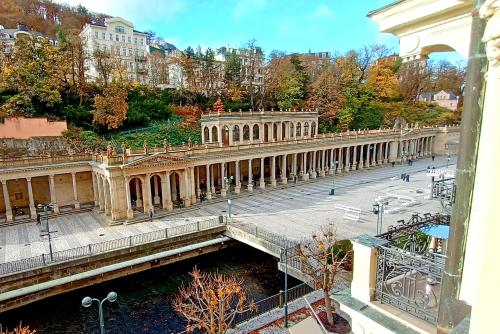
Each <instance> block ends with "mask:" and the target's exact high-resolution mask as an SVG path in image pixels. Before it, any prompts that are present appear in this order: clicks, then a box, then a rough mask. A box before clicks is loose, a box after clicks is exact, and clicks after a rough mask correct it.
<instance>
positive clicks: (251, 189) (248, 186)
mask: <svg viewBox="0 0 500 334" xmlns="http://www.w3.org/2000/svg"><path fill="white" fill-rule="evenodd" d="M252 174H253V172H252V159H248V185H247V189H248V191H250V192H252V191H253V175H252Z"/></svg>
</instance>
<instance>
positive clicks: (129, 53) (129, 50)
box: [128, 48, 132, 57]
mask: <svg viewBox="0 0 500 334" xmlns="http://www.w3.org/2000/svg"><path fill="white" fill-rule="evenodd" d="M128 55H129V56H130V57H132V49H131V48H129V49H128Z"/></svg>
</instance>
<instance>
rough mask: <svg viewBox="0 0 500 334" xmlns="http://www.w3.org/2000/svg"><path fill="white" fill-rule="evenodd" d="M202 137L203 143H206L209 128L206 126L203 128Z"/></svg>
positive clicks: (208, 136) (208, 137)
mask: <svg viewBox="0 0 500 334" xmlns="http://www.w3.org/2000/svg"><path fill="white" fill-rule="evenodd" d="M203 138H204V140H205V143H208V142H209V141H210V130H209V129H208V127H206V126H205V128H204V129H203Z"/></svg>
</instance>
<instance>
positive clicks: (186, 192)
mask: <svg viewBox="0 0 500 334" xmlns="http://www.w3.org/2000/svg"><path fill="white" fill-rule="evenodd" d="M189 174H190V173H189V168H184V169H183V171H182V177H181V179H182V186H181V189H180V192H181V197H182V199H183V201H184V207H185V208H188V207H190V206H191V186H190V184H189Z"/></svg>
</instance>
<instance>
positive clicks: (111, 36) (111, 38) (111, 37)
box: [109, 33, 113, 41]
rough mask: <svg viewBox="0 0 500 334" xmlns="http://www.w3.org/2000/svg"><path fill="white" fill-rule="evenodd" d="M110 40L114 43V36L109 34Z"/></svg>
mask: <svg viewBox="0 0 500 334" xmlns="http://www.w3.org/2000/svg"><path fill="white" fill-rule="evenodd" d="M109 40H110V41H112V40H113V34H112V33H109Z"/></svg>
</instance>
